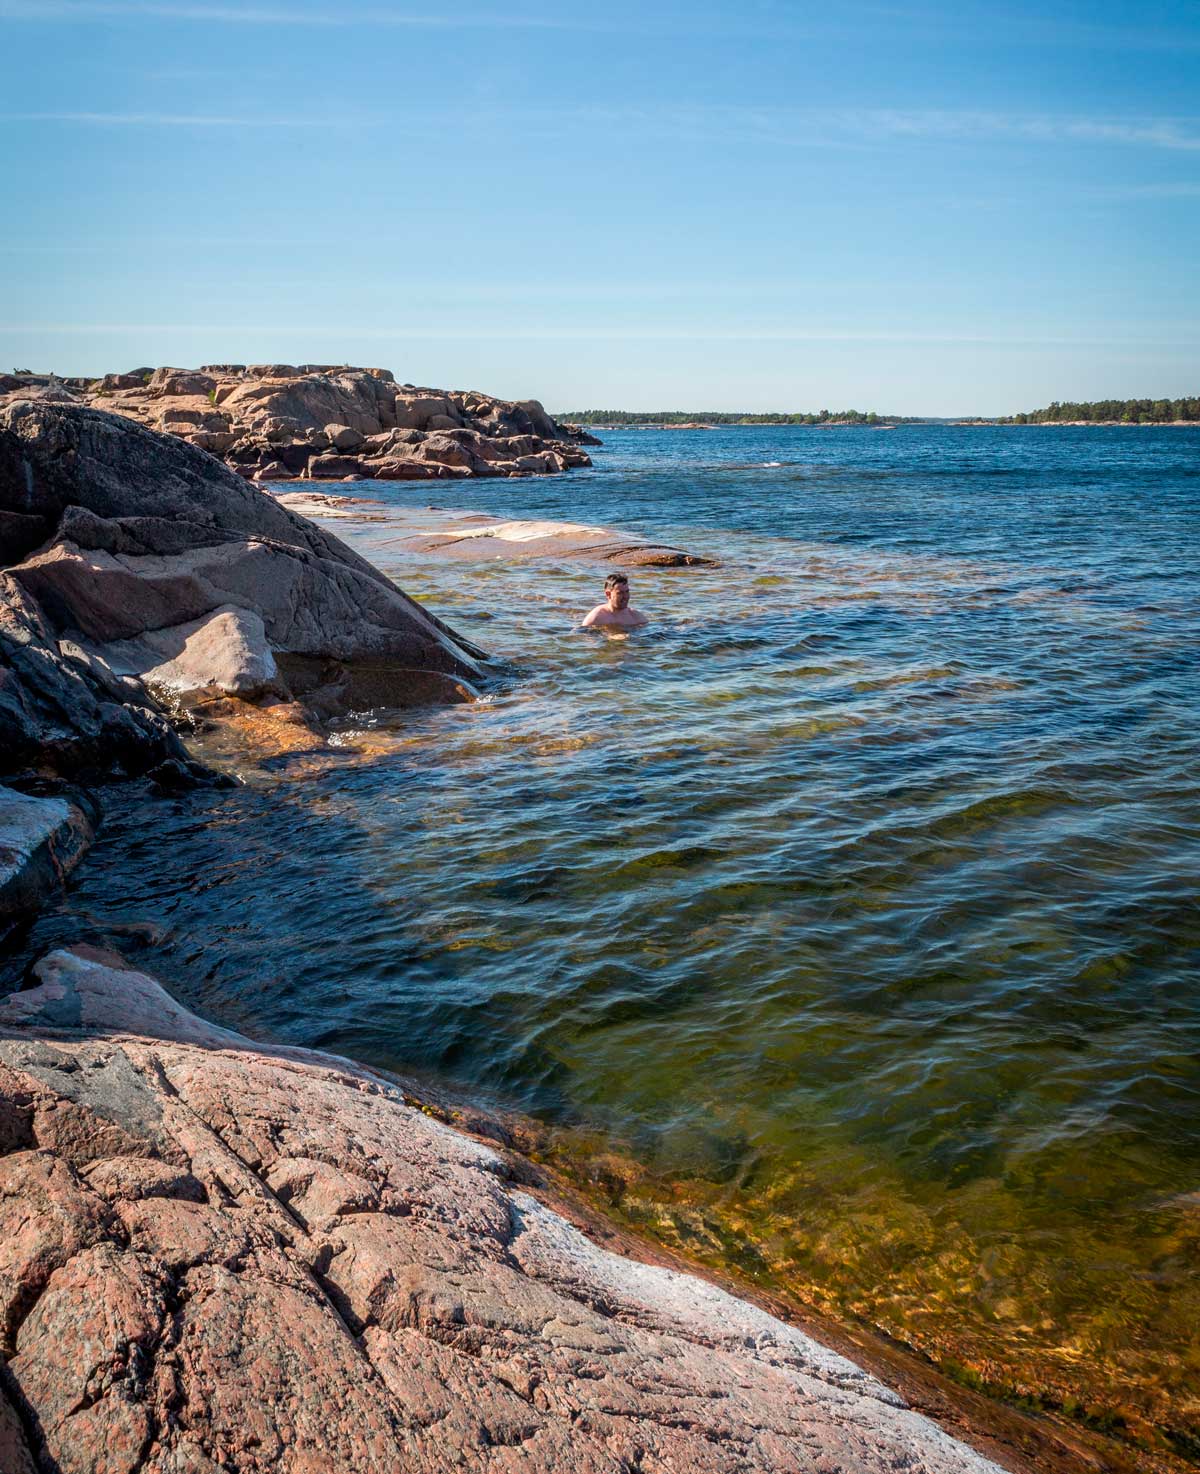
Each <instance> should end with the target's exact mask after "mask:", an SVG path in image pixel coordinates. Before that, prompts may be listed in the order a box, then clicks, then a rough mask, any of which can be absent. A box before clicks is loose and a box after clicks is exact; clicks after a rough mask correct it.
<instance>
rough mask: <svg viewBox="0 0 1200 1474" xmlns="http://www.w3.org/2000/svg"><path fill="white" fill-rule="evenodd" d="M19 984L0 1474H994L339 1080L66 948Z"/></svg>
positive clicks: (477, 1150)
mask: <svg viewBox="0 0 1200 1474" xmlns="http://www.w3.org/2000/svg"><path fill="white" fill-rule="evenodd" d="M37 975H38V977H39V979H40V982H39V985H38V986H36V987H34V988H31V989H29V990H27V991H25V992H22V993H18V994H14V995H11V996H10V997H8V998H6V999H4V1000H0V1128H4V1129H3V1130H0V1149H3V1150H4V1155H2V1156H0V1289H2V1291H3V1297H4V1298H3V1300H2V1301H0V1307H2V1308H3V1311H4V1314H5V1321H4V1325H5V1331H6V1339H5V1342H4V1349H3V1354H4V1355H5V1357H6V1358H7V1365H6V1367H5V1369H4V1377H5V1382H6V1384H7V1386H8V1388H9V1391H10V1402H9V1403H5V1402H4V1401H3V1400H2V1399H0V1467H3V1468H4V1470H5V1474H7V1471H8V1470H10V1469H11V1470H13V1471H14V1474H28V1471H29V1470H30V1469H31V1468H32V1467H34V1465H33V1464H32V1463H31V1461H30V1454H31V1453H32V1454H33V1455H34V1456H36V1458H37V1459H39V1460H40V1461H41V1466H42V1467H45V1468H51V1467H52V1468H56V1469H59V1470H62V1471H64V1474H99V1471H103V1474H134V1471H139V1474H212V1471H214V1470H216V1469H236V1470H238V1471H242V1474H267V1471H271V1474H318V1471H319V1474H327V1471H347V1474H350V1471H353V1474H374V1471H379V1474H385V1471H386V1474H394V1471H397V1470H412V1471H420V1474H425V1471H430V1474H433V1471H443V1470H445V1471H449V1470H452V1469H453V1470H464V1469H465V1470H473V1471H479V1474H551V1471H553V1474H567V1471H569V1474H601V1471H604V1474H619V1471H623V1474H633V1471H643V1474H651V1471H655V1474H666V1471H679V1474H684V1471H686V1474H692V1471H697V1474H705V1471H712V1474H751V1471H779V1474H784V1471H787V1474H796V1471H808V1474H818V1471H820V1474H833V1471H838V1470H841V1471H846V1474H851V1471H853V1474H873V1471H877V1470H878V1471H883V1470H898V1469H904V1470H905V1471H908V1474H996V1466H995V1465H993V1464H990V1463H989V1462H988V1461H987V1460H985V1459H984V1458H983V1457H981V1456H980V1455H979V1454H977V1453H975V1452H974V1451H973V1450H971V1449H970V1448H968V1447H966V1446H965V1445H963V1444H962V1443H959V1442H956V1441H955V1440H954V1439H952V1438H951V1437H949V1436H948V1435H947V1434H946V1433H944V1432H942V1431H941V1430H940V1429H939V1428H937V1427H936V1426H935V1425H934V1424H932V1423H931V1422H929V1421H928V1420H926V1419H925V1418H923V1417H921V1416H919V1415H917V1414H915V1413H913V1412H911V1411H909V1410H908V1409H906V1408H905V1407H904V1406H903V1404H902V1403H901V1400H900V1399H899V1398H898V1397H897V1396H896V1395H895V1394H893V1393H891V1392H889V1391H888V1390H887V1389H886V1388H885V1387H883V1386H882V1385H881V1384H880V1383H879V1382H878V1381H877V1380H876V1379H875V1378H874V1377H872V1376H870V1375H869V1374H868V1373H866V1372H864V1371H862V1370H861V1369H860V1368H859V1367H857V1366H855V1365H854V1364H853V1363H851V1362H849V1361H847V1360H846V1359H845V1358H843V1357H841V1356H838V1355H836V1354H835V1353H833V1352H831V1351H828V1350H827V1349H825V1348H824V1347H822V1346H820V1345H819V1344H818V1343H816V1342H815V1341H813V1340H812V1339H811V1338H809V1337H808V1336H806V1335H804V1334H803V1333H801V1332H800V1331H798V1330H796V1329H795V1328H793V1327H790V1326H788V1325H785V1324H784V1323H783V1322H781V1321H779V1320H776V1319H775V1318H773V1317H772V1316H770V1315H768V1314H767V1313H766V1312H765V1311H763V1310H760V1309H758V1308H756V1307H754V1306H752V1305H749V1304H747V1303H745V1302H743V1301H740V1300H737V1299H735V1298H734V1297H733V1296H731V1295H729V1294H727V1293H725V1292H724V1291H722V1290H719V1289H717V1288H716V1287H715V1286H713V1285H710V1284H708V1283H706V1282H704V1281H701V1280H698V1279H695V1278H693V1277H692V1276H690V1275H687V1274H682V1273H679V1272H676V1271H673V1270H668V1269H663V1268H660V1267H656V1266H653V1265H650V1264H643V1263H640V1262H637V1261H635V1260H631V1259H628V1258H623V1257H619V1256H617V1255H614V1254H611V1253H609V1252H607V1251H605V1250H603V1249H600V1248H598V1247H597V1246H596V1245H595V1244H593V1243H592V1242H591V1241H590V1240H588V1239H587V1238H585V1237H584V1236H583V1235H582V1234H581V1233H580V1232H579V1231H578V1230H577V1229H575V1228H573V1227H572V1226H571V1225H569V1224H568V1223H567V1222H566V1221H565V1220H564V1219H563V1218H561V1217H560V1216H559V1215H558V1214H557V1213H555V1212H554V1211H553V1210H552V1209H551V1208H549V1207H547V1206H546V1205H545V1204H544V1203H543V1202H541V1201H539V1200H537V1199H535V1198H533V1197H531V1196H530V1195H529V1194H528V1193H526V1192H523V1191H520V1190H518V1189H516V1188H515V1187H514V1186H513V1184H512V1181H511V1174H510V1171H509V1169H508V1166H507V1164H506V1162H505V1160H504V1159H502V1158H501V1157H500V1156H499V1155H497V1153H496V1152H495V1151H493V1150H492V1149H491V1148H490V1147H489V1146H487V1145H484V1144H482V1143H480V1142H478V1141H476V1140H473V1139H471V1138H469V1137H466V1136H464V1135H462V1134H460V1133H458V1132H455V1131H453V1130H451V1129H450V1128H448V1127H446V1126H444V1125H442V1124H440V1123H439V1122H438V1121H436V1120H433V1119H431V1118H429V1117H428V1116H426V1115H424V1114H422V1113H421V1112H420V1111H419V1110H416V1109H414V1108H412V1107H411V1106H409V1105H407V1104H405V1101H404V1097H403V1095H402V1093H401V1091H400V1090H399V1088H398V1087H397V1086H396V1085H394V1084H393V1083H391V1082H390V1081H388V1080H385V1079H383V1078H382V1077H379V1076H377V1075H375V1074H373V1073H372V1072H370V1071H369V1070H365V1069H360V1068H357V1067H355V1066H353V1065H351V1064H349V1063H348V1062H347V1061H344V1060H338V1059H336V1058H333V1057H331V1056H326V1055H318V1054H313V1053H310V1052H307V1051H304V1050H296V1049H286V1048H272V1047H266V1046H255V1045H253V1044H251V1043H250V1041H248V1040H246V1039H243V1038H241V1037H240V1036H238V1035H235V1034H231V1033H229V1032H228V1031H225V1030H221V1029H216V1028H214V1027H213V1026H211V1025H208V1024H206V1023H205V1022H204V1021H203V1020H201V1019H198V1018H196V1017H195V1016H194V1015H192V1014H189V1013H188V1012H187V1011H186V1010H185V1009H182V1008H181V1007H180V1006H179V1005H178V1004H176V1003H174V1002H173V1001H172V1000H170V999H169V998H168V997H167V995H166V994H164V993H163V991H162V989H161V988H159V987H158V985H157V984H156V983H154V982H153V981H152V980H151V979H149V978H147V977H145V976H144V975H142V974H140V973H137V972H134V971H131V970H129V969H127V968H125V967H123V966H121V965H119V962H118V960H116V959H112V958H111V957H109V958H105V957H104V956H101V955H99V954H96V953H91V952H88V951H87V950H86V949H76V950H72V951H64V952H56V953H53V954H51V956H49V957H48V958H46V959H44V960H43V961H42V962H41V963H40V964H39V965H38V968H37ZM5 1113H7V1114H5ZM58 1113H61V1114H63V1116H64V1119H67V1118H69V1119H70V1121H71V1122H72V1126H71V1130H70V1132H69V1133H61V1132H60V1133H58V1134H57V1135H54V1136H53V1137H50V1136H48V1137H46V1139H45V1142H44V1143H43V1141H42V1140H41V1137H40V1132H41V1127H40V1125H39V1123H40V1122H42V1121H44V1120H47V1119H53V1118H54V1117H55V1115H56V1114H58ZM5 1122H7V1126H6V1127H5ZM60 1146H61V1147H62V1154H61V1155H60V1154H58V1153H59V1147H60ZM10 1404H11V1405H10Z"/></svg>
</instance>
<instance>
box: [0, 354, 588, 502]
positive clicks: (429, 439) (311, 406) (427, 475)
mask: <svg viewBox="0 0 1200 1474" xmlns="http://www.w3.org/2000/svg"><path fill="white" fill-rule="evenodd" d="M31 397H40V398H43V399H46V400H48V401H50V402H53V403H59V404H82V405H87V406H89V407H91V408H93V409H104V410H108V411H110V412H111V413H113V414H119V415H122V416H124V417H125V418H127V419H130V420H133V421H134V423H135V424H139V425H143V426H145V427H146V428H147V429H150V430H159V431H162V432H163V433H164V434H168V435H174V436H176V437H177V438H178V439H180V440H184V441H186V442H187V443H188V444H190V445H194V446H196V447H197V449H199V450H203V451H206V452H208V453H209V454H211V455H214V456H216V457H218V458H219V459H220V460H223V461H224V462H225V464H226V465H227V466H228V467H229V468H230V469H231V470H233V471H236V472H237V473H238V474H239V475H241V476H244V477H246V478H247V479H248V480H252V481H292V480H297V481H361V480H364V479H370V480H375V481H439V480H440V481H446V480H459V479H462V478H464V477H470V476H539V475H542V476H544V475H554V474H557V473H558V472H561V471H568V470H571V469H573V468H574V467H577V466H590V465H591V460H590V458H589V457H588V454H587V452H586V451H585V450H583V449H581V447H582V446H585V445H599V444H600V442H599V441H598V440H597V439H595V437H594V436H592V435H589V434H588V433H587V431H585V430H581V429H579V428H578V427H577V426H575V425H561V424H559V423H558V422H557V421H555V420H553V419H551V417H550V416H549V415H548V414H547V413H546V411H545V409H544V408H543V407H542V405H541V404H540V403H539V402H538V401H537V400H536V399H529V400H524V401H521V402H515V401H512V400H504V399H496V398H494V397H492V396H491V395H488V394H482V393H479V392H477V391H474V390H470V391H461V390H441V389H426V388H421V387H419V386H417V385H415V384H397V383H396V381H395V378H394V376H393V374H392V373H391V371H390V370H389V369H380V368H350V367H348V366H346V367H335V366H333V365H330V364H299V365H297V364H286V363H260V364H250V365H246V364H208V365H206V366H205V367H204V368H200V369H178V368H157V369H137V370H135V371H134V372H132V373H125V374H105V375H104V377H103V378H100V379H60V378H56V377H55V376H53V375H46V374H42V375H37V374H0V408H3V407H4V405H5V404H6V403H15V402H17V401H21V400H28V399H30V398H31Z"/></svg>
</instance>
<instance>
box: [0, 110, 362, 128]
mask: <svg viewBox="0 0 1200 1474" xmlns="http://www.w3.org/2000/svg"><path fill="white" fill-rule="evenodd" d="M355 121H356V124H359V123H362V122H363V121H364V120H363V119H356V120H355ZM345 122H346V120H345V119H342V118H298V117H286V118H262V117H259V118H252V117H244V118H243V117H237V116H234V115H229V114H221V113H0V123H84V124H95V125H100V126H106V127H117V128H336V127H338V126H339V125H344V124H345Z"/></svg>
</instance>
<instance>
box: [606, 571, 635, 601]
mask: <svg viewBox="0 0 1200 1474" xmlns="http://www.w3.org/2000/svg"><path fill="white" fill-rule="evenodd" d="M604 597H605V598H606V599H607V600H608V607H609V608H610V609H625V608H627V607H628V604H629V580H628V579H627V578H626V577H625V575H624V574H623V573H610V574H609V575H608V577H607V578H606V579H605V580H604Z"/></svg>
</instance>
